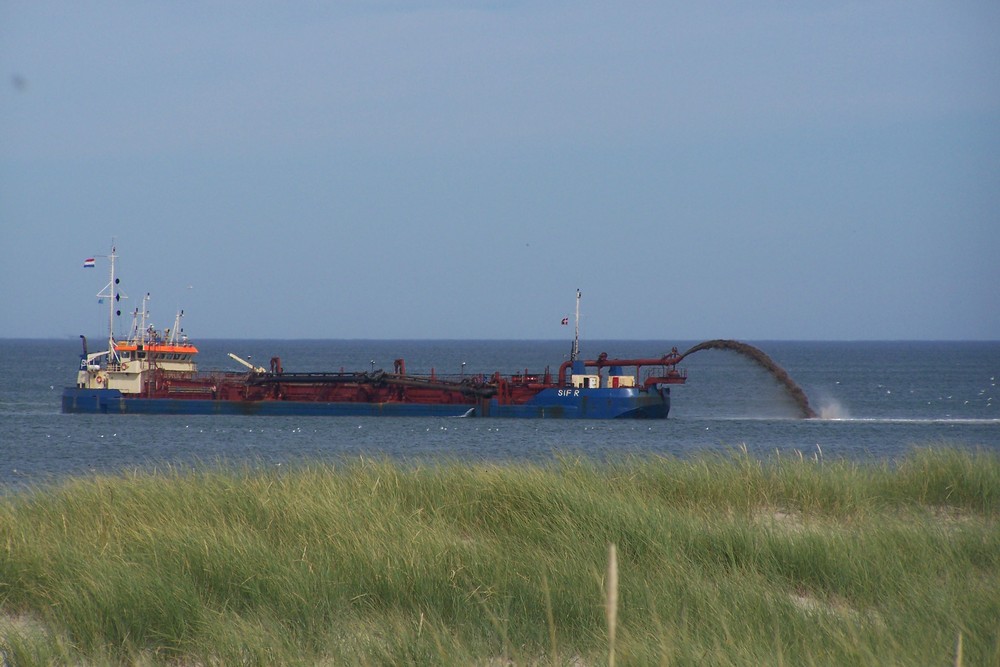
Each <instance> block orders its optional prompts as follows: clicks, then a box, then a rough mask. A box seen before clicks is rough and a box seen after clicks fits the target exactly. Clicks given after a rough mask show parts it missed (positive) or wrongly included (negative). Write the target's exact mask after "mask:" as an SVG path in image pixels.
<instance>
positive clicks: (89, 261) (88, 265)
mask: <svg viewBox="0 0 1000 667" xmlns="http://www.w3.org/2000/svg"><path fill="white" fill-rule="evenodd" d="M95 266H97V263H96V262H95V261H94V258H93V257H91V258H89V259H85V260H83V268H85V269H92V268H94V267H95Z"/></svg>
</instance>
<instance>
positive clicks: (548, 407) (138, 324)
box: [62, 248, 687, 419]
mask: <svg viewBox="0 0 1000 667" xmlns="http://www.w3.org/2000/svg"><path fill="white" fill-rule="evenodd" d="M116 257H117V255H116V253H115V249H114V248H112V251H111V255H109V256H108V258H109V259H110V264H111V280H110V281H109V283H108V286H107V287H105V288H104V290H102V291H101V292H100V293H98V297H101V298H107V299H108V301H109V303H110V311H111V312H110V314H109V327H108V329H109V334H108V348H107V349H106V350H102V351H99V352H93V353H91V352H89V351H88V350H87V341H86V338H84V337H83V336H81V337H80V338H81V339H82V340H83V354H82V355H81V358H80V368H79V371H78V373H77V379H76V385H75V386H72V387H66V388H65V390H64V391H63V395H62V411H63V412H67V413H116V414H183V415H197V414H208V415H217V414H237V415H345V416H367V415H372V416H376V415H382V416H449V417H532V418H567V419H619V418H649V419H665V418H666V417H667V414H668V413H669V411H670V388H671V386H673V385H678V384H683V383H684V382H685V381H686V379H687V377H686V374H685V373H684V371H682V370H680V369H678V368H677V364H678V363H679V362H680V360H681V358H682V357H681V355H680V354H679V353H678V351H677V348H673V349H672V350H671V351H670V352H669V353H668V354H665V355H663V356H660V357H653V358H637V359H616V358H611V357H609V356H608V355H607V354H604V353H602V354H600V355H599V356H597V357H596V358H594V359H580V358H579V318H580V292H579V291H577V295H576V324H577V326H576V334H575V337H574V340H573V345H572V351H571V354H570V358H569V360H567V361H565V362H563V363H562V364H561V365H560V366H559V369H558V371H557V372H556V373H555V374H553V373H552V372H551V371H550V369H549V368H546V369H545V370H544V372H542V373H530V372H528V371H527V370H524V371H523V372H518V373H514V374H507V375H504V374H501V373H500V372H499V371H497V372H493V373H480V374H469V375H466V374H465V373H463V374H462V376H459V377H455V376H446V375H437V374H436V373H435V372H433V371H432V372H431V373H430V374H421V375H414V374H409V373H407V371H406V362H405V361H404V360H403V359H401V358H400V359H396V360H395V361H394V363H393V368H392V371H391V372H390V371H385V370H374V369H373V370H369V371H357V372H346V371H339V372H288V371H286V370H285V369H284V368H283V367H282V364H281V359H280V358H279V357H277V356H275V357H272V358H271V360H270V364H269V367H267V368H264V367H262V366H255V365H254V364H252V363H250V362H249V361H247V360H245V359H241V358H240V357H237V356H236V355H234V354H230V355H229V356H230V357H231V358H232V359H233V360H234V361H236V362H238V363H239V364H240V365H241V366H242V367H243V368H242V370H240V371H199V370H198V368H197V362H196V357H197V355H198V348H197V347H196V346H195V345H194V344H193V343H192V342H191V341H189V340H188V339H187V337H186V335H185V334H183V330H182V328H181V317H182V316H183V311H181V312H180V313H178V315H177V318H176V319H175V321H174V325H173V327H172V328H171V329H166V330H164V331H162V332H160V331H157V330H156V329H154V328H153V327H152V326H148V325H147V316H148V313H147V309H146V305H147V300H146V299H144V300H143V307H142V309H141V310H140V309H138V308H137V309H136V311H135V312H134V313H133V324H132V328H131V333H130V334H129V335H128V336H126V337H123V339H122V340H118V339H116V338H115V336H114V334H113V324H114V318H115V316H116V315H120V311H117V310H116V305H117V304H118V303H119V294H118V293H117V285H118V279H117V278H116V276H115V259H116ZM93 262H94V260H92V259H90V260H87V262H85V266H92V265H93ZM147 298H148V295H147Z"/></svg>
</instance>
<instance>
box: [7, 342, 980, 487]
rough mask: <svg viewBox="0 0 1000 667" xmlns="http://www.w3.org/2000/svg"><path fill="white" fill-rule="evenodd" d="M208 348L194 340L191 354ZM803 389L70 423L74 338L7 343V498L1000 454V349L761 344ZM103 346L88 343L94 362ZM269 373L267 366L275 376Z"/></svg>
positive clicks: (305, 360) (495, 354) (709, 358)
mask: <svg viewBox="0 0 1000 667" xmlns="http://www.w3.org/2000/svg"><path fill="white" fill-rule="evenodd" d="M196 342H197V341H196ZM696 342H699V341H676V342H674V343H671V344H664V343H659V342H653V341H586V342H584V344H583V345H582V352H583V353H584V356H586V357H587V358H593V357H595V356H596V355H597V354H599V353H600V352H602V351H606V352H608V354H609V355H610V356H620V357H628V356H659V355H661V354H664V353H666V352H668V351H669V349H670V347H671V346H672V345H676V346H677V347H678V348H679V349H680V350H681V351H684V350H686V349H688V348H689V347H691V346H692V345H693V344H694V343H696ZM751 342H752V343H753V344H754V345H756V346H757V347H759V348H761V349H762V350H764V352H766V353H767V354H768V355H769V356H770V357H771V358H772V359H774V360H775V361H776V362H778V363H779V364H780V365H781V366H783V367H784V368H785V370H787V371H788V373H789V374H790V375H791V377H792V378H793V379H794V380H795V381H796V382H797V383H798V384H799V385H800V386H801V387H802V388H803V389H804V390H805V392H806V394H807V395H808V396H809V399H810V401H811V403H812V405H813V408H814V409H815V410H816V411H817V412H818V413H820V415H821V418H820V419H814V420H801V419H797V418H796V417H795V414H796V410H795V407H794V404H793V403H792V402H791V401H790V399H789V398H788V397H787V395H786V393H785V390H784V389H783V388H781V387H780V386H779V385H778V384H777V383H776V382H775V381H774V380H772V379H771V378H770V376H768V375H767V374H766V373H765V372H764V371H762V370H760V369H758V368H757V366H755V365H754V364H753V363H752V362H750V361H748V360H746V359H744V358H743V357H741V356H739V355H738V354H735V353H733V352H728V351H715V350H708V351H702V352H698V353H696V354H694V355H692V356H690V357H688V358H687V359H685V362H684V364H683V367H684V368H686V369H687V371H688V383H687V385H685V386H681V387H675V388H674V389H673V404H672V408H671V412H670V418H669V419H667V420H665V421H653V422H648V421H622V422H610V421H609V422H587V421H555V420H544V421H543V420H510V419H504V420H499V419H481V420H477V419H459V418H450V419H439V418H429V417H418V418H377V417H307V418H303V417H184V416H180V417H170V416H145V415H63V414H61V413H60V412H59V409H60V395H61V391H62V388H63V386H65V385H67V384H72V383H73V382H74V381H75V374H76V368H77V364H78V359H79V342H78V341H76V340H0V492H3V491H10V490H16V489H18V488H23V487H24V486H29V485H36V484H43V483H47V482H52V481H58V480H59V479H61V478H64V477H66V476H70V475H86V474H90V473H94V472H104V473H114V472H118V471H121V470H126V469H129V470H130V469H135V468H144V469H148V468H152V467H156V466H163V465H168V464H169V465H181V466H184V465H189V464H197V463H214V462H217V461H224V462H230V463H249V464H251V465H255V466H278V465H288V464H294V463H296V462H300V461H303V460H323V461H338V460H344V459H345V458H355V457H359V456H365V457H390V458H394V459H399V460H413V459H417V460H428V459H440V458H446V459H452V460H455V459H458V460H473V461H475V460H494V461H499V460H532V461H544V460H548V459H551V458H552V457H553V456H555V455H558V454H564V455H565V454H569V455H577V454H582V455H587V456H591V457H595V458H605V457H609V456H617V455H619V454H621V453H630V454H670V455H679V456H685V455H689V454H693V453H694V454H697V453H703V452H724V451H730V450H733V449H736V448H740V447H743V446H745V447H746V448H747V449H748V451H750V452H751V453H752V454H754V455H756V456H759V457H762V458H764V457H769V456H773V455H774V454H775V452H776V451H780V453H781V455H782V456H785V455H792V456H795V455H797V454H796V452H802V453H803V454H804V455H806V456H810V457H811V456H814V455H816V454H820V455H821V456H823V457H824V458H826V459H830V458H848V459H851V460H858V461H872V460H892V459H895V458H897V457H900V456H902V455H904V454H905V453H906V452H907V451H909V450H910V449H911V448H912V447H913V446H914V445H941V444H948V445H954V446H962V447H970V448H984V449H991V450H996V449H1000V390H998V388H997V381H998V380H1000V342H965V343H954V342H947V343H939V342H843V343H842V342H834V343H831V342H787V341H782V342H753V341H751ZM197 344H198V346H199V349H200V350H201V355H200V367H201V368H202V369H203V370H208V369H231V370H239V367H237V366H236V365H235V364H234V362H232V361H230V360H229V359H228V358H227V357H226V353H227V352H234V353H236V354H239V355H240V356H243V357H252V358H253V359H254V360H257V361H258V362H260V363H263V362H265V361H266V360H268V359H270V358H271V357H272V356H275V355H279V356H281V359H282V364H283V365H284V368H285V370H286V371H324V370H338V369H340V368H341V367H344V368H346V369H348V370H357V369H361V370H364V369H370V368H371V366H372V362H374V366H375V368H384V369H391V368H392V360H393V359H395V358H397V357H404V358H405V359H406V364H407V370H408V371H409V372H412V373H420V372H426V371H429V370H430V369H431V368H432V367H433V368H434V369H435V370H436V372H437V373H439V374H447V373H456V374H457V373H460V372H461V370H462V363H463V362H466V372H467V373H474V372H492V371H494V370H500V371H501V372H504V373H510V372H515V371H519V370H520V371H523V370H524V369H525V368H527V369H528V370H529V371H532V372H541V371H543V370H544V369H545V366H546V365H548V366H550V367H551V368H552V370H553V372H555V371H556V370H558V367H559V364H560V363H561V362H562V361H563V360H564V359H565V358H566V357H567V355H568V353H569V343H568V342H561V341H341V340H332V341H320V340H314V341H303V340H293V341H251V340H232V341H224V340H208V341H200V342H197ZM98 345H99V343H98V341H93V342H92V343H91V348H92V349H97V346H98ZM265 365H266V364H265Z"/></svg>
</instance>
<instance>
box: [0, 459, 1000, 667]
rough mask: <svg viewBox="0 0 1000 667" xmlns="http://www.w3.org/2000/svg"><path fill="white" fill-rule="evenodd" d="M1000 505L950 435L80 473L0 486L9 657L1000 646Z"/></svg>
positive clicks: (800, 654)
mask: <svg viewBox="0 0 1000 667" xmlns="http://www.w3.org/2000/svg"><path fill="white" fill-rule="evenodd" d="M998 516H1000V457H998V456H997V455H996V454H992V453H986V452H969V451H963V450H959V449H957V448H949V447H945V446H942V447H935V448H922V449H918V450H914V451H913V452H912V453H911V454H910V455H909V456H907V457H906V458H904V459H903V460H901V461H896V462H894V463H892V464H888V463H872V464H857V463H850V462H844V461H827V460H823V459H822V458H821V457H818V456H816V457H796V458H792V459H789V458H787V457H785V458H774V459H772V460H768V461H759V460H757V459H755V458H753V457H750V456H748V455H746V453H745V452H740V451H736V452H733V453H732V455H730V456H702V457H697V458H690V459H687V458H686V459H677V458H641V459H639V458H630V459H623V460H621V461H616V462H595V461H590V460H586V459H576V458H564V459H559V460H556V461H554V462H553V463H551V464H545V465H531V464H515V463H511V464H489V463H480V464H469V463H457V462H432V463H425V464H421V465H417V464H413V463H410V464H400V463H393V462H389V461H369V460H357V461H351V462H345V463H343V464H337V465H333V464H307V463H303V464H300V465H297V466H293V467H292V468H291V469H287V470H274V469H266V470H265V469H261V468H253V467H232V466H224V465H218V466H205V467H201V468H197V469H174V470H166V471H159V472H137V473H134V474H123V475H118V476H93V477H86V478H74V479H70V480H67V481H64V482H61V483H59V484H58V485H56V486H51V487H46V488H40V489H37V490H33V491H26V492H20V493H17V494H14V495H11V496H8V497H5V498H2V499H0V664H5V665H48V664H67V663H68V664H81V663H82V664H140V665H141V664H148V665H153V664H176V665H232V664H250V665H255V664H261V665H263V664H329V665H340V664H368V665H397V664H426V665H438V664H445V665H507V664H516V665H574V666H577V667H583V666H589V665H606V664H609V663H614V664H615V665H633V664H639V665H645V664H658V665H659V664H662V665H756V664H767V665H875V664H878V665H932V664H933V665H1000V527H998V522H997V519H998ZM612 545H613V546H612ZM609 621H610V622H609Z"/></svg>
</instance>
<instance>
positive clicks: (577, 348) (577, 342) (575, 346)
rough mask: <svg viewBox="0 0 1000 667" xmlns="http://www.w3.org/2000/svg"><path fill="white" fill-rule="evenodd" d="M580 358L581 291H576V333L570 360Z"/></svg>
mask: <svg viewBox="0 0 1000 667" xmlns="http://www.w3.org/2000/svg"><path fill="white" fill-rule="evenodd" d="M578 356H580V290H577V291H576V332H575V333H574V335H573V349H572V351H571V352H570V353H569V360H570V361H576V358H577V357H578Z"/></svg>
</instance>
